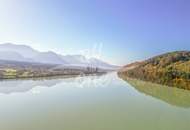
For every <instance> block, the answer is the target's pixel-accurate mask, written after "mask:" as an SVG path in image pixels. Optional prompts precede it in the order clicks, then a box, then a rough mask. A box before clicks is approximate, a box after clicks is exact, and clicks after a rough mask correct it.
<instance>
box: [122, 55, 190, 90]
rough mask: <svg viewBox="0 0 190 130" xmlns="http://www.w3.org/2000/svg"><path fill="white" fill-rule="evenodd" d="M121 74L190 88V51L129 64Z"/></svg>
mask: <svg viewBox="0 0 190 130" xmlns="http://www.w3.org/2000/svg"><path fill="white" fill-rule="evenodd" d="M119 75H120V76H121V77H123V76H126V77H131V78H136V79H140V80H145V81H151V82H155V83H159V84H164V85H168V86H173V87H178V88H183V89H188V90H190V51H176V52H170V53H166V54H163V55H159V56H156V57H153V58H150V59H148V60H145V61H143V62H137V63H136V64H135V66H134V67H132V66H131V65H127V66H125V67H123V68H122V69H121V70H120V71H119Z"/></svg>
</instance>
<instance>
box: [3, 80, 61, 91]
mask: <svg viewBox="0 0 190 130" xmlns="http://www.w3.org/2000/svg"><path fill="white" fill-rule="evenodd" d="M59 82H61V81H60V79H57V80H55V79H54V80H10V81H1V82H0V93H4V94H10V93H14V92H27V91H29V90H31V89H32V88H34V87H37V86H44V87H51V86H54V85H56V84H57V83H59Z"/></svg>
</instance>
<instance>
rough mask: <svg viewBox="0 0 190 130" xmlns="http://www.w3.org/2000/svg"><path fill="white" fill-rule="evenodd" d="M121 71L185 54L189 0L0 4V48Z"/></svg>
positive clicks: (16, 0) (3, 0) (1, 0)
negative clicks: (92, 61) (73, 57)
mask: <svg viewBox="0 0 190 130" xmlns="http://www.w3.org/2000/svg"><path fill="white" fill-rule="evenodd" d="M7 42H9V43H14V44H25V45H30V46H31V47H33V48H35V49H38V50H40V51H47V50H52V51H55V52H57V53H60V54H83V55H85V56H87V57H92V56H94V57H98V58H101V59H102V60H105V61H107V62H109V63H112V64H117V65H124V64H128V63H130V62H134V61H137V60H144V59H146V58H149V57H152V56H155V55H158V54H162V53H165V52H168V51H177V50H190V0H0V43H7Z"/></svg>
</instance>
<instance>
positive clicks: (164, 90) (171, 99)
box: [122, 78, 190, 108]
mask: <svg viewBox="0 0 190 130" xmlns="http://www.w3.org/2000/svg"><path fill="white" fill-rule="evenodd" d="M122 79H124V80H125V81H127V82H128V83H129V84H130V85H131V86H133V87H134V88H135V89H136V90H138V91H139V92H141V93H144V94H146V95H149V96H152V97H154V98H157V99H159V100H162V101H164V102H166V103H168V104H170V105H174V106H178V107H184V108H190V91H188V90H183V89H178V88H173V87H168V86H163V85H158V84H154V83H150V82H145V81H140V80H136V79H130V78H122Z"/></svg>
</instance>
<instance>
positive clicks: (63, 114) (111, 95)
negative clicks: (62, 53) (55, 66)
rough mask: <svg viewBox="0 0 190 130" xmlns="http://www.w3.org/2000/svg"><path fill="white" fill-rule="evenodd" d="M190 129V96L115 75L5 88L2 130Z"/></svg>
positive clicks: (0, 102) (0, 89)
mask: <svg viewBox="0 0 190 130" xmlns="http://www.w3.org/2000/svg"><path fill="white" fill-rule="evenodd" d="M130 84H131V85H130ZM189 129H190V91H185V90H181V89H176V88H168V87H165V86H160V85H155V84H151V83H146V82H142V81H138V80H128V81H124V80H122V79H120V78H118V77H117V74H116V73H110V74H107V75H103V76H88V77H74V78H65V79H59V78H58V79H48V80H46V79H43V80H12V81H1V82H0V130H189Z"/></svg>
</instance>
